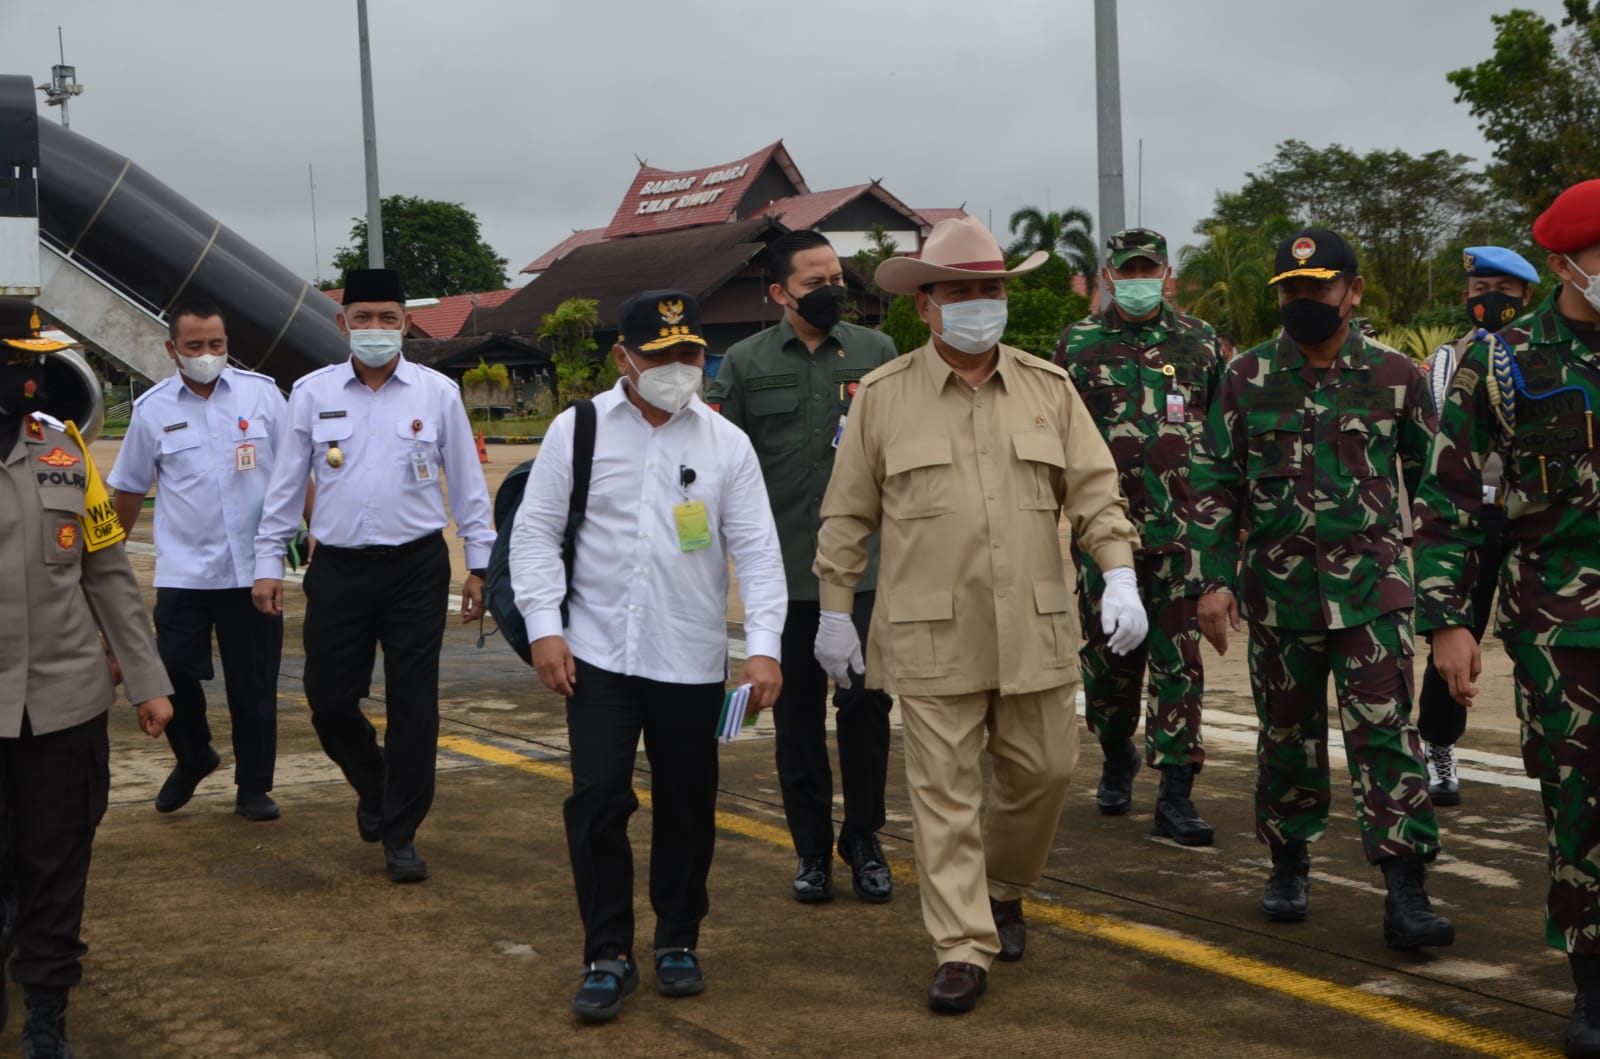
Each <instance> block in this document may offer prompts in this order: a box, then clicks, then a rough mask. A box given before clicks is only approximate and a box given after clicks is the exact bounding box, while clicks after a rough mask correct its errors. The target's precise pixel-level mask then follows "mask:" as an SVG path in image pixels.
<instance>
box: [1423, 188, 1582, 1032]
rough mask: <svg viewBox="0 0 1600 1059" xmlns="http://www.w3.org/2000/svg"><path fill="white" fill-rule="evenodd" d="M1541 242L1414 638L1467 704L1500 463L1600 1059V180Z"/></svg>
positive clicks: (1530, 754) (1539, 225) (1491, 341)
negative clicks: (1490, 503) (1428, 648)
mask: <svg viewBox="0 0 1600 1059" xmlns="http://www.w3.org/2000/svg"><path fill="white" fill-rule="evenodd" d="M1533 237H1534V239H1535V240H1536V241H1537V242H1538V243H1539V245H1540V246H1542V247H1544V248H1545V249H1546V250H1548V251H1549V252H1550V257H1549V269H1550V271H1551V272H1554V273H1555V274H1556V276H1557V278H1559V279H1560V281H1561V286H1559V287H1558V288H1556V289H1555V290H1554V291H1552V292H1551V293H1550V294H1549V295H1548V296H1546V297H1545V299H1544V301H1543V302H1541V303H1540V304H1539V306H1538V307H1537V308H1535V309H1534V310H1533V312H1532V313H1531V314H1529V315H1528V316H1525V317H1523V318H1521V319H1519V320H1517V321H1516V322H1514V323H1512V324H1511V325H1510V326H1508V327H1505V328H1503V329H1502V330H1500V331H1499V332H1498V333H1497V334H1493V335H1485V336H1484V339H1483V340H1482V341H1479V342H1475V343H1473V344H1472V345H1471V347H1469V348H1468V350H1467V352H1466V355H1465V356H1464V357H1463V359H1462V363H1461V366H1460V367H1459V368H1457V369H1456V373H1455V377H1454V378H1453V379H1452V380H1451V383H1450V389H1449V391H1448V397H1447V399H1446V402H1445V404H1444V406H1443V408H1442V410H1441V422H1440V428H1439V437H1438V440H1437V442H1436V443H1435V445H1434V448H1433V452H1432V456H1431V458H1430V461H1429V467H1428V474H1427V475H1426V477H1424V479H1423V481H1422V487H1421V491H1420V493H1419V503H1418V507H1419V509H1421V511H1422V512H1423V517H1422V521H1421V523H1420V524H1419V526H1418V530H1417V580H1418V588H1419V596H1420V598H1419V600H1418V609H1417V625H1418V628H1419V629H1422V630H1424V631H1428V630H1431V631H1432V639H1433V660H1434V665H1435V666H1436V667H1437V668H1438V670H1439V675H1440V676H1441V677H1443V678H1444V680H1445V682H1446V683H1447V684H1448V686H1449V688H1450V691H1451V694H1453V695H1454V696H1455V698H1456V701H1458V702H1460V703H1461V704H1462V705H1464V706H1465V705H1468V704H1470V703H1471V701H1472V697H1473V696H1474V695H1476V694H1477V688H1476V687H1475V686H1474V684H1473V682H1474V681H1475V680H1476V679H1477V676H1478V673H1479V664H1480V655H1479V648H1478V645H1477V642H1476V640H1475V639H1474V637H1473V629H1472V626H1473V622H1474V618H1475V617H1476V614H1475V612H1474V611H1475V605H1474V604H1473V602H1472V600H1471V595H1470V591H1469V588H1470V586H1471V585H1472V584H1473V582H1474V580H1475V579H1476V575H1477V569H1478V566H1479V565H1480V564H1482V563H1483V562H1484V561H1485V558H1484V557H1485V555H1486V554H1487V553H1488V552H1489V551H1490V549H1491V547H1492V543H1493V542H1491V541H1489V540H1488V539H1486V536H1485V531H1484V522H1483V518H1482V516H1483V514H1484V507H1485V499H1484V494H1483V491H1482V485H1483V475H1484V465H1485V464H1486V463H1487V462H1488V460H1489V458H1490V456H1491V455H1494V454H1498V455H1499V456H1500V457H1501V460H1502V464H1503V467H1502V477H1501V486H1502V488H1503V490H1504V494H1505V514H1506V522H1507V537H1506V542H1505V557H1504V560H1503V562H1502V563H1501V565H1500V585H1499V587H1500V614H1499V621H1498V623H1497V627H1496V634H1497V635H1498V636H1499V637H1500V638H1501V640H1503V641H1504V642H1505V646H1506V653H1507V654H1509V655H1510V656H1511V665H1512V673H1513V677H1514V680H1515V687H1516V696H1517V714H1518V717H1519V718H1520V720H1521V722H1522V759H1523V763H1524V765H1525V767H1526V768H1527V771H1528V775H1529V776H1531V777H1532V778H1534V779H1536V780H1538V781H1539V793H1540V797H1541V798H1542V799H1543V802H1544V818H1545V827H1546V829H1547V831H1548V835H1549V847H1550V891H1549V897H1548V901H1547V905H1546V918H1545V941H1546V943H1547V944H1548V945H1550V947H1551V948H1556V949H1562V950H1564V951H1565V952H1566V953H1567V958H1568V961H1569V962H1570V964H1571V969H1572V978H1573V982H1574V984H1575V985H1576V987H1577V996H1576V998H1575V1002H1574V1005H1573V1014H1572V1020H1571V1022H1570V1023H1569V1024H1568V1027H1567V1041H1566V1044H1567V1054H1568V1055H1600V862H1597V855H1596V852H1595V851H1596V849H1600V811H1597V809H1596V798H1597V797H1600V758H1597V757H1596V756H1595V752H1594V748H1595V746H1596V744H1597V743H1600V449H1597V448H1596V438H1597V433H1596V430H1595V422H1594V419H1595V412H1596V411H1597V410H1600V180H1589V181H1585V182H1584V183H1581V184H1577V185H1574V186H1573V187H1571V188H1568V189H1567V190H1566V191H1564V192H1563V193H1562V194H1561V195H1560V196H1559V197H1558V198H1557V199H1556V200H1555V202H1554V203H1553V204H1552V205H1551V206H1550V208H1549V209H1547V210H1546V211H1545V212H1544V213H1543V214H1541V215H1540V217H1539V219H1538V220H1537V221H1536V222H1535V223H1534V226H1533Z"/></svg>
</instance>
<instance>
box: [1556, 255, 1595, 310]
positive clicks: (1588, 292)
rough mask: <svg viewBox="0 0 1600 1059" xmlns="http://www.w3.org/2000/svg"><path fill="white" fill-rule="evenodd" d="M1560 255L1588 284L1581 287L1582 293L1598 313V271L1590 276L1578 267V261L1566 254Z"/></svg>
mask: <svg viewBox="0 0 1600 1059" xmlns="http://www.w3.org/2000/svg"><path fill="white" fill-rule="evenodd" d="M1561 256H1562V257H1565V258H1567V264H1569V265H1571V266H1572V271H1574V272H1576V273H1577V274H1578V275H1580V276H1582V277H1583V281H1584V282H1585V283H1587V284H1588V286H1587V287H1585V288H1583V292H1582V293H1583V297H1584V300H1585V301H1587V302H1588V303H1589V304H1590V305H1592V306H1594V311H1595V312H1597V313H1600V272H1597V273H1595V274H1594V275H1592V276H1591V275H1589V273H1587V272H1585V271H1584V270H1583V269H1581V268H1579V267H1578V263H1577V262H1576V261H1574V260H1572V258H1570V257H1568V256H1567V255H1566V254H1562V255H1561Z"/></svg>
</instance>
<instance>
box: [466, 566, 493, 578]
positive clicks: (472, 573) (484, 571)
mask: <svg viewBox="0 0 1600 1059" xmlns="http://www.w3.org/2000/svg"><path fill="white" fill-rule="evenodd" d="M467 575H468V576H469V577H479V578H483V579H484V580H487V579H488V577H489V568H488V567H486V566H480V567H478V568H477V569H476V570H468V571H467Z"/></svg>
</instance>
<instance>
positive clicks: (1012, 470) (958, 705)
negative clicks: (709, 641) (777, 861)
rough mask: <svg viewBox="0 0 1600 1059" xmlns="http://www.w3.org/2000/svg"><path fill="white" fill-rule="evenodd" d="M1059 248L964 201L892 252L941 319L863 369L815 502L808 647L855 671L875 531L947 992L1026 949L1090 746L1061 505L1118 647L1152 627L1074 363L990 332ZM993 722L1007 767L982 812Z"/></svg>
mask: <svg viewBox="0 0 1600 1059" xmlns="http://www.w3.org/2000/svg"><path fill="white" fill-rule="evenodd" d="M1046 257H1047V255H1046V254H1045V253H1044V252H1040V253H1036V254H1034V255H1033V256H1032V257H1030V258H1028V259H1027V260H1026V261H1024V262H1022V263H1021V264H1020V265H1018V266H1017V267H1016V268H1014V269H1010V270H1006V268H1005V262H1004V260H1003V259H1002V256H1001V252H1000V246H999V244H998V243H996V242H995V240H994V237H993V236H992V235H990V234H989V232H988V230H987V229H985V228H984V227H983V225H982V224H981V223H979V222H978V221H977V220H976V219H974V218H962V219H960V220H950V221H942V222H940V223H939V224H938V225H936V226H935V227H934V229H933V232H932V233H931V234H930V235H929V237H928V240H927V243H926V244H925V246H924V248H923V251H922V255H921V257H920V259H912V258H905V257H899V258H891V259H889V260H888V261H885V262H884V263H883V264H882V265H880V266H879V268H878V271H877V275H876V282H877V285H878V286H879V287H881V288H882V289H883V290H886V291H890V292H893V293H899V294H910V295H913V296H915V298H916V303H917V311H918V313H919V315H921V317H922V319H923V320H924V321H926V322H927V324H928V326H929V328H930V329H931V331H932V338H931V340H930V341H929V342H928V344H927V345H924V346H923V347H922V348H920V349H918V350H915V351H913V352H911V353H909V354H907V355H905V356H903V357H900V358H899V359H897V360H895V361H894V362H892V363H890V364H886V365H884V366H883V367H881V368H878V369H876V370H875V371H873V372H872V373H871V374H869V375H868V376H867V377H866V378H864V379H863V380H862V381H861V388H860V389H859V390H858V391H857V393H856V397H855V402H854V404H853V406H852V408H851V410H850V415H849V418H848V420H847V422H846V424H845V430H844V436H843V438H842V439H841V441H840V444H839V452H838V455H837V457H836V460H835V464H834V470H833V476H832V478H831V479H830V481H829V483H828V491H827V494H826V496H825V497H824V498H823V501H822V526H821V530H820V532H819V534H818V543H817V559H816V564H815V567H814V569H815V572H816V574H817V577H818V579H819V581H820V597H821V598H820V603H821V620H820V621H819V623H818V629H817V641H816V655H817V660H818V661H819V662H820V663H821V664H822V667H823V668H824V669H825V670H827V671H828V672H829V673H830V674H831V675H832V676H833V677H834V679H835V680H836V681H839V682H840V683H841V685H842V686H844V685H847V684H848V681H849V676H848V671H849V670H851V669H854V670H856V671H857V672H860V671H861V668H862V667H861V646H860V641H859V639H858V638H857V637H856V632H855V628H854V626H853V625H852V624H851V622H850V610H851V603H852V599H853V593H854V585H855V582H856V580H857V578H859V577H860V576H861V572H862V570H863V569H864V567H865V565H866V561H867V550H866V546H867V538H868V537H869V536H870V535H871V534H872V533H873V532H874V531H881V534H882V556H883V566H882V571H881V573H880V577H879V583H878V606H877V608H876V611H875V613H874V615H873V625H872V635H871V636H870V637H869V643H870V645H871V656H870V658H868V659H867V665H866V674H867V677H866V679H867V682H868V684H869V686H874V687H876V686H879V684H878V681H880V680H881V681H882V685H881V686H883V687H885V688H887V689H888V690H890V691H892V692H894V693H895V694H897V695H898V696H899V700H900V711H901V716H902V723H903V725H904V736H905V748H906V780H907V785H908V787H909V789H910V794H911V805H912V816H913V822H914V826H915V833H916V843H915V845H916V862H917V874H918V876H919V877H920V879H921V882H922V885H921V895H922V911H923V921H924V923H925V924H926V926H927V929H928V932H929V933H930V934H931V935H932V936H933V942H934V951H935V954H936V956H937V958H938V961H939V969H938V972H937V973H936V974H935V976H934V979H933V985H932V987H931V988H930V990H929V994H928V1002H929V1006H931V1007H932V1008H933V1009H934V1010H935V1011H946V1012H961V1011H968V1010H971V1009H972V1007H973V1006H974V1005H975V1004H976V1003H977V1000H978V997H979V996H980V995H982V994H983V992H984V990H985V988H986V987H987V979H988V967H989V964H990V961H992V960H993V959H995V958H996V957H997V956H998V957H999V958H1000V959H1005V960H1016V959H1020V958H1021V956H1022V953H1023V948H1024V941H1025V935H1024V928H1023V921H1022V895H1023V894H1024V893H1025V892H1026V891H1027V890H1028V889H1029V888H1030V887H1032V886H1033V885H1034V884H1035V883H1036V882H1037V881H1038V879H1039V876H1040V874H1041V873H1042V872H1043V870H1044V863H1045V858H1046V856H1047V855H1048V854H1049V851H1050V845H1051V841H1052V839H1053V836H1054V834H1055V829H1056V822H1057V819H1058V817H1059V816H1060V813H1061V806H1062V802H1063V801H1064V799H1065V797H1066V788H1067V781H1068V779H1069V778H1070V776H1071V774H1072V769H1073V766H1074V765H1075V764H1076V762H1077V757H1078V733H1077V716H1076V693H1077V689H1078V683H1079V675H1078V628H1077V622H1076V618H1075V616H1074V613H1073V608H1072V607H1071V593H1070V592H1069V590H1068V587H1067V584H1068V574H1067V571H1066V569H1065V568H1064V565H1063V561H1062V546H1061V541H1060V537H1059V535H1058V534H1059V532H1060V531H1059V529H1058V524H1059V523H1060V521H1061V516H1062V515H1063V514H1065V516H1066V518H1067V520H1068V521H1069V522H1070V525H1071V528H1072V530H1073V531H1074V532H1075V533H1076V534H1077V538H1078V541H1079V544H1080V546H1081V547H1082V548H1083V550H1084V551H1086V552H1088V553H1089V554H1090V555H1092V556H1093V557H1094V560H1095V562H1096V563H1097V564H1098V565H1099V567H1100V569H1101V570H1102V571H1104V572H1105V574H1106V582H1107V587H1106V592H1105V595H1104V597H1103V600H1102V614H1103V623H1104V627H1105V631H1106V633H1107V634H1108V635H1109V636H1110V637H1111V645H1112V648H1113V650H1116V651H1117V652H1118V653H1125V652H1127V651H1129V650H1131V649H1132V648H1133V647H1135V646H1137V645H1138V644H1139V643H1140V642H1141V641H1142V640H1143V639H1144V635H1145V625H1146V619H1145V612H1144V608H1143V607H1142V606H1141V605H1140V602H1139V596H1138V590H1137V587H1136V585H1135V582H1134V576H1133V569H1132V566H1133V549H1134V546H1135V544H1136V543H1137V533H1136V531H1135V529H1134V527H1133V524H1132V523H1131V522H1129V520H1128V517H1127V502H1126V501H1125V500H1124V499H1123V497H1122V495H1121V493H1120V492H1119V491H1118V489H1117V469H1116V464H1115V463H1114V462H1113V461H1112V458H1111V453H1110V451H1109V450H1108V449H1107V448H1106V446H1105V442H1104V441H1103V440H1102V439H1101V436H1100V433H1099V431H1098V430H1097V429H1096V428H1095V424H1094V421H1093V420H1092V419H1091V418H1090V417H1089V414H1088V412H1087V410H1086V409H1085V408H1084V406H1083V403H1082V401H1080V400H1079V398H1078V394H1077V392H1076V391H1075V390H1074V389H1073V388H1072V385H1071V383H1070V382H1069V381H1068V379H1067V375H1066V372H1064V371H1062V370H1061V369H1060V368H1057V367H1055V366H1054V365H1052V364H1051V363H1050V362H1049V361H1047V360H1045V359H1043V358H1040V357H1035V356H1032V355H1031V354H1029V353H1026V352H1024V351H1022V350H1018V349H1013V348H1012V347H1010V346H1005V345H1001V344H1000V341H999V340H1000V335H1001V333H1002V332H1003V331H1004V330H1005V324H1006V279H1007V278H1008V277H1010V276H1016V275H1021V274H1023V273H1025V272H1030V271H1032V270H1033V269H1035V268H1038V267H1039V266H1040V265H1041V264H1043V263H1044V260H1045V258H1046ZM985 730H987V732H988V749H989V753H990V755H991V757H992V759H993V771H994V783H993V789H992V790H991V792H990V799H989V809H988V815H987V818H986V819H984V820H983V821H982V822H981V823H980V821H979V818H978V807H979V805H980V803H981V802H982V800H983V777H982V770H981V759H980V753H981V751H982V749H983V747H984V733H985ZM985 879H986V880H987V891H988V892H987V897H988V901H985V900H984V898H985V893H984V885H983V881H984V880H985Z"/></svg>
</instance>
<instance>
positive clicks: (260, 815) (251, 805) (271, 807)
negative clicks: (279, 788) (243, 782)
mask: <svg viewBox="0 0 1600 1059" xmlns="http://www.w3.org/2000/svg"><path fill="white" fill-rule="evenodd" d="M233 811H234V812H236V813H238V814H239V815H240V816H242V817H244V818H245V819H246V820H276V819H277V818H278V816H279V815H280V814H279V811H278V803H277V802H275V801H273V800H272V799H271V797H269V796H268V795H266V794H245V793H243V792H240V794H239V797H238V798H237V799H236V800H235V801H234V803H233Z"/></svg>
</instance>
